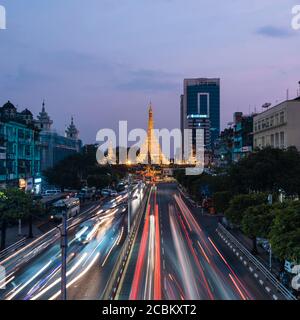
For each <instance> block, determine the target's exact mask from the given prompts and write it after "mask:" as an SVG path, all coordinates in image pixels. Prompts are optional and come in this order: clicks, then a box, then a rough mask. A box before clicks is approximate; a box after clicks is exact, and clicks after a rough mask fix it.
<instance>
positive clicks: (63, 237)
mask: <svg viewBox="0 0 300 320" xmlns="http://www.w3.org/2000/svg"><path fill="white" fill-rule="evenodd" d="M61 212H62V224H61V225H60V226H57V228H58V230H59V232H60V249H61V282H60V285H61V300H67V249H68V230H67V229H68V208H67V206H66V205H63V206H61Z"/></svg>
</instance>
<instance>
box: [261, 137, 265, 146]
mask: <svg viewBox="0 0 300 320" xmlns="http://www.w3.org/2000/svg"><path fill="white" fill-rule="evenodd" d="M265 143H266V142H265V137H262V138H261V145H262V147H263V148H264V147H265Z"/></svg>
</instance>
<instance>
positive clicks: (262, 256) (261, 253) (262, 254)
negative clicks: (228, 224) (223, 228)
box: [228, 229, 281, 278]
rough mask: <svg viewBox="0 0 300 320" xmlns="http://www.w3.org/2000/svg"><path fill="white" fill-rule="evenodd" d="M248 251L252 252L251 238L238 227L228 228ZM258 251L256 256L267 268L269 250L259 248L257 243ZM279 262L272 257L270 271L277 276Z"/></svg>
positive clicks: (268, 264) (268, 265)
mask: <svg viewBox="0 0 300 320" xmlns="http://www.w3.org/2000/svg"><path fill="white" fill-rule="evenodd" d="M228 231H229V232H230V233H231V234H232V235H233V236H234V237H235V238H236V239H237V240H238V241H239V242H240V243H241V244H242V245H243V246H244V247H245V248H246V249H247V250H248V251H250V252H251V253H252V239H250V238H248V237H247V236H245V235H244V234H243V233H242V232H241V231H240V230H238V229H229V230H228ZM257 251H258V253H257V254H256V255H255V258H257V259H258V260H259V261H260V262H261V263H262V264H263V265H264V266H265V267H266V268H267V269H269V267H270V255H269V252H267V251H266V250H264V249H263V248H261V247H260V246H259V245H257ZM280 267H281V266H280V263H279V261H278V260H277V259H276V258H275V259H274V257H272V273H273V274H274V275H275V277H277V278H279V273H280Z"/></svg>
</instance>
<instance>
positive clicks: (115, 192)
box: [110, 190, 118, 197]
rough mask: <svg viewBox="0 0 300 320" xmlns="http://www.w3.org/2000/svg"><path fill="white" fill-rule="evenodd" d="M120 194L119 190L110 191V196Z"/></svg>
mask: <svg viewBox="0 0 300 320" xmlns="http://www.w3.org/2000/svg"><path fill="white" fill-rule="evenodd" d="M117 195H118V192H117V191H115V190H111V191H110V196H111V197H116V196H117Z"/></svg>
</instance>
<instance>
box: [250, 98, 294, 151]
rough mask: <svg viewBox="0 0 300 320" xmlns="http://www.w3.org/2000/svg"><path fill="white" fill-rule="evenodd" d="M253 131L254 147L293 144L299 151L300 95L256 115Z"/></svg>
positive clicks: (274, 146) (279, 146)
mask: <svg viewBox="0 0 300 320" xmlns="http://www.w3.org/2000/svg"><path fill="white" fill-rule="evenodd" d="M253 133H254V137H253V138H254V139H253V144H254V148H264V147H267V146H271V147H273V148H281V149H285V148H287V147H290V146H295V147H296V148H297V149H298V150H299V151H300V97H298V98H296V99H294V100H286V101H284V102H282V103H280V104H278V105H276V106H274V107H272V108H270V109H268V110H266V111H264V112H262V113H260V114H258V115H256V116H255V117H254V119H253Z"/></svg>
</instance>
